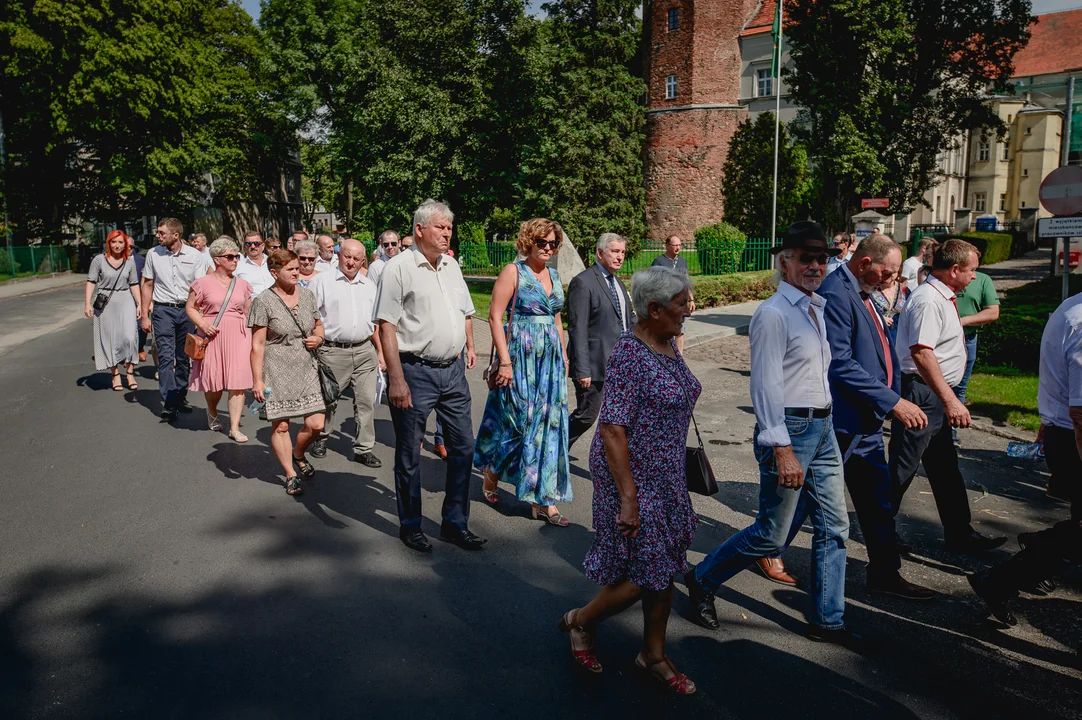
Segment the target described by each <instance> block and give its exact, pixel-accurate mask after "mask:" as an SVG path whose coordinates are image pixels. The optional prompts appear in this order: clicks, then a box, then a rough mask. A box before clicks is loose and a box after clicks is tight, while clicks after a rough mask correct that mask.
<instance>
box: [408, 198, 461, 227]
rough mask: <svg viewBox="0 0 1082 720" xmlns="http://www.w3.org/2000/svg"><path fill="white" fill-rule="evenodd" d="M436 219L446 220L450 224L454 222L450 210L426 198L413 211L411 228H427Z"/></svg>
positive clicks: (436, 201) (443, 204)
mask: <svg viewBox="0 0 1082 720" xmlns="http://www.w3.org/2000/svg"><path fill="white" fill-rule="evenodd" d="M438 217H442V218H447V220H448V221H450V222H454V221H455V214H454V213H453V212H451V208H449V207H447V204H446V203H441V202H440V201H439V200H433V199H432V198H428V199H427V200H425V201H424V202H423V203H421V204H420V205H418V206H417V209H416V210H414V211H413V227H417V226H418V225H420V226H421V227H428V226H429V224H430V223H431V222H432V221H433V220H435V219H436V218H438Z"/></svg>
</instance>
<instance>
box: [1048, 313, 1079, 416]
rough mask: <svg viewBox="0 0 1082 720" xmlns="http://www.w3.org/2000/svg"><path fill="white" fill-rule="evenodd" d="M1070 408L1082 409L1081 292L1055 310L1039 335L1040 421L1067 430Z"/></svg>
mask: <svg viewBox="0 0 1082 720" xmlns="http://www.w3.org/2000/svg"><path fill="white" fill-rule="evenodd" d="M1071 407H1082V293H1078V294H1076V295H1075V296H1074V297H1070V298H1067V299H1066V300H1064V301H1063V303H1062V304H1060V306H1059V307H1058V308H1056V311H1055V312H1054V313H1052V317H1050V318H1048V323H1047V324H1045V326H1044V334H1043V335H1042V336H1041V379H1040V382H1039V384H1038V385H1037V410H1038V411H1039V412H1040V414H1041V422H1042V423H1044V424H1045V425H1054V426H1056V427H1059V428H1064V429H1068V430H1069V429H1071V428H1072V427H1074V424H1073V423H1072V421H1071V414H1070V409H1071Z"/></svg>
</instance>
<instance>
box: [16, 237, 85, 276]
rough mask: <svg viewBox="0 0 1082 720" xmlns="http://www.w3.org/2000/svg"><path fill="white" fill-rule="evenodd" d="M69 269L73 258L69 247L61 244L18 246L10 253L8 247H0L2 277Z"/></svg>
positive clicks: (45, 273)
mask: <svg viewBox="0 0 1082 720" xmlns="http://www.w3.org/2000/svg"><path fill="white" fill-rule="evenodd" d="M68 270H71V258H70V256H69V255H68V250H67V248H65V247H62V246H60V245H30V246H25V245H22V246H16V247H13V248H11V253H10V254H9V253H8V250H7V248H0V279H2V278H7V277H12V278H13V277H18V276H20V275H47V274H49V273H54V272H66V271H68Z"/></svg>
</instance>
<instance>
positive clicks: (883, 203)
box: [860, 198, 890, 210]
mask: <svg viewBox="0 0 1082 720" xmlns="http://www.w3.org/2000/svg"><path fill="white" fill-rule="evenodd" d="M860 207H861V209H862V210H870V209H872V208H883V209H886V208H889V207H890V198H864V199H863V200H861V201H860Z"/></svg>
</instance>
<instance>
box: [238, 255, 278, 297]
mask: <svg viewBox="0 0 1082 720" xmlns="http://www.w3.org/2000/svg"><path fill="white" fill-rule="evenodd" d="M233 274H234V275H236V276H237V277H240V278H244V279H245V280H247V281H248V284H249V285H251V286H252V297H255V296H256V295H258V294H259V293H261V292H263V291H264V290H266V289H267V288H269V287H270V286H271V285H273V284H274V276H273V275H271V274H270V268H268V267H267V258H266V257H264V258H263V262H261V263H259V264H256V263H254V262H252V259H251V258H250V257H248V256H247V255H245V256H244V257H242V258H241V259H240V261H238V262H237V270H236V272H235V273H233Z"/></svg>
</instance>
